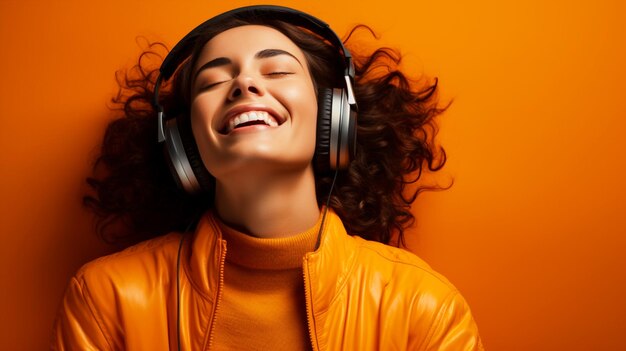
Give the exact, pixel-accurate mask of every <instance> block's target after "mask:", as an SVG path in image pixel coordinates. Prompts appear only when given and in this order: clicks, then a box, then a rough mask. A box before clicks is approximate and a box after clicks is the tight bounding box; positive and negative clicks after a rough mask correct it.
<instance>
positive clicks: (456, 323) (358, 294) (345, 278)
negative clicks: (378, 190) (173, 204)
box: [52, 210, 483, 351]
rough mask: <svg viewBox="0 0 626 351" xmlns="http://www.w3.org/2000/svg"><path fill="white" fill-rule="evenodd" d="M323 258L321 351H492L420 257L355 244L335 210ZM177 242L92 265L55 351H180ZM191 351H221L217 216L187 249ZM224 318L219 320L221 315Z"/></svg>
mask: <svg viewBox="0 0 626 351" xmlns="http://www.w3.org/2000/svg"><path fill="white" fill-rule="evenodd" d="M324 227H325V228H324V231H323V237H322V242H321V245H320V247H319V249H318V250H317V251H315V252H310V253H308V254H306V255H305V257H304V258H303V275H304V283H305V295H306V306H307V316H308V318H307V319H308V320H307V323H308V327H309V332H310V336H311V343H312V349H313V350H376V349H380V350H455V351H457V350H483V346H482V344H481V341H480V337H479V335H478V330H477V327H476V324H475V323H474V320H473V318H472V315H471V312H470V309H469V307H468V305H467V303H466V302H465V300H464V299H463V297H462V296H461V295H460V293H459V292H458V290H457V289H456V288H455V287H454V286H453V285H452V284H450V283H449V282H448V281H447V280H446V279H445V278H444V277H443V276H441V275H439V274H438V273H436V272H434V271H433V270H432V269H431V268H430V267H429V266H428V265H427V264H426V263H425V262H424V261H422V260H421V259H419V258H418V257H417V256H415V255H413V254H412V253H410V252H407V251H404V250H401V249H397V248H394V247H390V246H387V245H383V244H380V243H376V242H370V241H366V240H364V239H361V238H359V237H356V236H355V237H351V236H348V235H347V234H346V231H345V229H344V227H343V224H342V223H341V220H340V219H339V217H337V216H336V215H335V214H334V213H333V212H332V211H330V210H329V212H328V215H327V218H326V223H325V224H324ZM181 238H183V237H182V234H180V233H172V234H168V235H165V236H163V237H159V238H156V239H152V240H149V241H146V242H144V243H141V244H138V245H135V246H133V247H131V248H128V249H126V250H124V251H122V252H119V253H116V254H113V255H110V256H105V257H102V258H99V259H97V260H95V261H92V262H90V263H88V264H86V265H85V266H83V268H81V269H80V270H79V272H78V273H77V274H76V276H75V277H74V278H72V280H71V282H70V285H69V287H68V290H67V291H66V294H65V297H64V300H63V303H62V305H61V309H60V311H59V314H58V316H57V320H56V323H55V328H54V334H53V342H52V348H53V349H54V350H170V349H171V350H176V349H177V332H176V321H177V300H176V299H177V297H176V296H177V291H176V267H177V265H176V263H177V251H178V247H179V243H180V240H181ZM184 240H185V241H184V243H183V247H182V251H181V265H180V316H181V318H180V337H181V345H182V349H183V350H208V349H211V346H212V345H211V340H212V335H211V333H212V326H213V323H214V321H215V320H216V318H219V311H218V310H219V301H220V299H221V293H222V284H223V272H224V269H223V268H224V260H225V257H226V256H225V255H226V253H227V244H226V242H225V241H224V240H222V238H221V233H220V230H219V229H218V225H217V223H216V222H215V220H214V219H213V217H212V215H211V214H210V213H209V214H207V215H206V216H204V217H203V219H202V220H201V221H200V223H199V224H198V228H197V230H196V233H195V234H194V235H193V236H191V235H190V236H187V237H185V239H184ZM216 311H217V313H216Z"/></svg>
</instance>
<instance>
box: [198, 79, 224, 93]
mask: <svg viewBox="0 0 626 351" xmlns="http://www.w3.org/2000/svg"><path fill="white" fill-rule="evenodd" d="M226 82H228V80H221V81H219V82H215V83H211V84H207V85H205V86H203V87H202V88H200V90H199V91H200V92H201V91H206V90H209V89H211V88H213V87H215V86H217V85H220V84H222V83H226Z"/></svg>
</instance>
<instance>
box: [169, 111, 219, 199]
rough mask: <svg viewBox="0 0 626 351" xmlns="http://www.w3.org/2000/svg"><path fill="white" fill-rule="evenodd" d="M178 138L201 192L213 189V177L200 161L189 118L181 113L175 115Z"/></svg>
mask: <svg viewBox="0 0 626 351" xmlns="http://www.w3.org/2000/svg"><path fill="white" fill-rule="evenodd" d="M176 121H177V124H178V131H179V133H180V139H181V141H182V144H183V147H184V149H185V155H186V156H187V160H188V161H189V165H190V166H191V169H192V170H193V174H194V175H195V176H196V179H197V181H198V183H199V184H200V188H201V189H202V191H203V192H212V191H213V189H215V178H213V176H212V175H211V173H209V171H208V170H207V169H206V167H205V166H204V163H203V162H202V157H200V152H199V151H198V145H197V144H196V140H195V139H194V137H193V132H192V131H191V119H190V118H188V117H185V116H182V115H178V116H176Z"/></svg>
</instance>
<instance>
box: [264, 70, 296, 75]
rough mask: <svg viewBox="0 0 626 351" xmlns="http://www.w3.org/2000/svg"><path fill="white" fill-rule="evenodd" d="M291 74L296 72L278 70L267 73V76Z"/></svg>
mask: <svg viewBox="0 0 626 351" xmlns="http://www.w3.org/2000/svg"><path fill="white" fill-rule="evenodd" d="M289 74H294V72H282V71H277V72H270V73H267V74H266V76H286V75H289Z"/></svg>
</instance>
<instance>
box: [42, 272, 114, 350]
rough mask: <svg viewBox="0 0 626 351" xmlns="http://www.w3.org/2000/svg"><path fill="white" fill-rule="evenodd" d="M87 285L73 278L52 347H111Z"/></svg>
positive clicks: (53, 348)
mask: <svg viewBox="0 0 626 351" xmlns="http://www.w3.org/2000/svg"><path fill="white" fill-rule="evenodd" d="M92 306H93V304H92V303H91V301H90V297H89V293H88V291H87V287H86V286H85V285H84V283H82V284H81V282H80V281H79V280H78V279H77V278H75V277H74V278H72V280H71V282H70V284H69V287H68V288H67V291H66V292H65V296H64V298H63V302H62V304H61V307H60V309H59V312H58V314H57V318H56V321H55V324H54V329H53V334H52V345H51V346H52V350H111V349H112V348H111V346H110V343H109V342H108V340H107V337H106V334H107V333H106V330H104V329H103V324H102V322H101V320H100V318H99V317H98V315H97V312H96V311H95V310H94V309H93V307H92Z"/></svg>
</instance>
